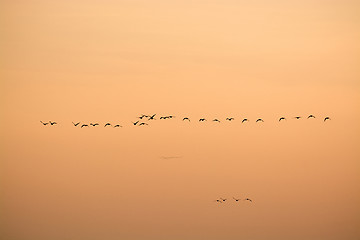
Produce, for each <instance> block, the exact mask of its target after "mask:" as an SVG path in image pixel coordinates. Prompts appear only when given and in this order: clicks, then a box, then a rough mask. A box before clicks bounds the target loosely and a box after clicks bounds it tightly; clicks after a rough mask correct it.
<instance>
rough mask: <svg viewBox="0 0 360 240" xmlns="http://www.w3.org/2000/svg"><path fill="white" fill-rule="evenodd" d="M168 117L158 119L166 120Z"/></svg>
mask: <svg viewBox="0 0 360 240" xmlns="http://www.w3.org/2000/svg"><path fill="white" fill-rule="evenodd" d="M167 118H168V117H160V119H167Z"/></svg>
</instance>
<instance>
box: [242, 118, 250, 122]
mask: <svg viewBox="0 0 360 240" xmlns="http://www.w3.org/2000/svg"><path fill="white" fill-rule="evenodd" d="M248 121H249V120H248V119H247V118H244V119H243V120H242V121H241V123H244V122H248Z"/></svg>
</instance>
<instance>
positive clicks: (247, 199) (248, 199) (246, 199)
mask: <svg viewBox="0 0 360 240" xmlns="http://www.w3.org/2000/svg"><path fill="white" fill-rule="evenodd" d="M244 201H250V202H252V200H251V199H250V198H245V199H244Z"/></svg>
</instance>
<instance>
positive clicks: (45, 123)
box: [40, 121, 49, 126]
mask: <svg viewBox="0 0 360 240" xmlns="http://www.w3.org/2000/svg"><path fill="white" fill-rule="evenodd" d="M40 122H41V123H42V124H43V125H44V126H46V125H48V124H49V123H48V122H43V121H40Z"/></svg>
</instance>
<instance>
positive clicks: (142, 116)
mask: <svg viewBox="0 0 360 240" xmlns="http://www.w3.org/2000/svg"><path fill="white" fill-rule="evenodd" d="M144 117H149V116H147V115H144V114H142V115H141V116H140V117H138V118H140V119H143V118H144Z"/></svg>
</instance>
